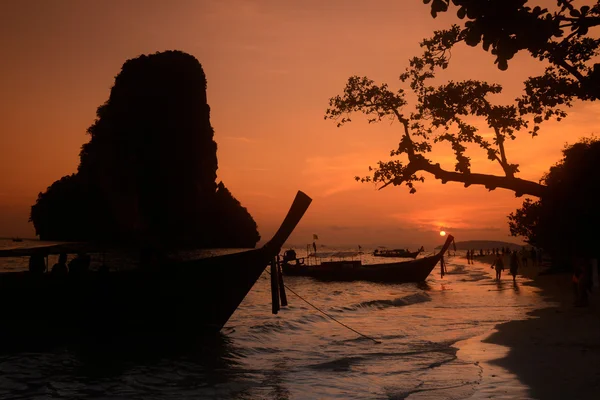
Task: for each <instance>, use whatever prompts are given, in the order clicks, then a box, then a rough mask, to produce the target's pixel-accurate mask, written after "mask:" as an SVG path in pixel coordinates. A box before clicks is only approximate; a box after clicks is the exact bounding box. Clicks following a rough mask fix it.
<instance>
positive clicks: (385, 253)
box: [373, 246, 425, 258]
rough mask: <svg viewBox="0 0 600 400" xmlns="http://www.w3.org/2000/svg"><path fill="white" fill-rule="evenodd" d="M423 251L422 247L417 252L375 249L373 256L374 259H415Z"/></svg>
mask: <svg viewBox="0 0 600 400" xmlns="http://www.w3.org/2000/svg"><path fill="white" fill-rule="evenodd" d="M424 250H425V249H424V248H423V246H421V248H420V249H419V250H417V251H408V250H405V249H375V251H374V252H373V255H374V256H375V257H397V258H417V256H418V255H419V254H420V253H421V252H422V251H424Z"/></svg>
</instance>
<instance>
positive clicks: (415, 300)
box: [349, 293, 431, 310]
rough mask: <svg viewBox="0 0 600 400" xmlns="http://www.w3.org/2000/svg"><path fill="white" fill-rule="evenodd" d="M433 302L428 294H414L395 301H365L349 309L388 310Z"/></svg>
mask: <svg viewBox="0 0 600 400" xmlns="http://www.w3.org/2000/svg"><path fill="white" fill-rule="evenodd" d="M428 301H431V297H430V296H429V295H428V294H427V293H413V294H409V295H408V296H404V297H398V298H396V299H393V300H370V301H363V302H362V303H359V304H357V305H355V306H353V307H349V308H350V309H353V310H357V309H360V308H368V307H374V308H387V307H404V306H410V305H413V304H419V303H425V302H428Z"/></svg>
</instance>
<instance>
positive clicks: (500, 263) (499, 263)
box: [491, 252, 504, 281]
mask: <svg viewBox="0 0 600 400" xmlns="http://www.w3.org/2000/svg"><path fill="white" fill-rule="evenodd" d="M494 267H495V268H496V280H497V281H500V278H502V271H504V261H503V260H502V254H500V252H498V253H496V259H495V260H494V262H493V263H492V267H491V268H494Z"/></svg>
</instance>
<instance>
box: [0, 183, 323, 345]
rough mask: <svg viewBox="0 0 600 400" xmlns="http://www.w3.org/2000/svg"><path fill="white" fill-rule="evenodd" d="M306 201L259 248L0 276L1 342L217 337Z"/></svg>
mask: <svg viewBox="0 0 600 400" xmlns="http://www.w3.org/2000/svg"><path fill="white" fill-rule="evenodd" d="M311 201H312V200H311V198H310V197H308V196H307V195H306V194H304V193H302V192H300V191H299V192H298V193H297V195H296V198H295V200H294V203H293V204H292V206H291V208H290V210H289V212H288V214H287V216H286V218H285V219H284V221H283V223H282V225H281V226H280V228H279V230H278V231H277V233H276V234H275V235H274V236H273V238H272V239H271V240H270V241H269V242H268V243H266V244H265V245H264V246H262V247H261V248H258V249H252V250H248V251H242V252H238V253H234V254H228V255H223V256H215V257H208V258H199V259H192V260H187V261H165V262H163V263H162V264H160V265H158V266H155V267H153V268H142V267H140V268H133V269H130V270H121V271H112V270H110V271H106V270H104V271H103V270H99V271H89V272H88V273H86V274H84V275H78V276H71V275H66V276H53V274H51V273H37V274H34V273H32V272H29V271H24V272H9V273H0V304H2V317H1V318H0V341H5V342H4V343H7V341H10V340H15V339H18V340H19V341H21V342H23V341H29V342H36V341H39V340H41V339H43V340H44V341H48V340H52V341H53V342H54V341H61V340H65V339H68V338H71V337H73V336H74V335H77V336H79V335H81V334H84V335H87V334H90V333H92V334H95V335H101V336H111V335H113V334H125V335H129V336H131V335H140V336H139V337H140V338H141V337H147V336H148V335H155V334H156V335H160V336H162V335H163V334H164V335H170V334H172V333H181V334H185V335H194V334H197V333H198V332H201V333H204V332H216V331H219V330H220V329H221V328H222V327H223V326H224V325H225V323H226V322H227V320H228V319H229V318H230V317H231V315H232V314H233V313H234V311H235V310H236V309H237V307H238V306H239V305H240V303H241V302H242V300H243V299H244V297H245V296H246V295H247V294H248V292H249V291H250V289H251V288H252V286H253V285H254V283H255V282H256V281H257V280H258V278H259V277H260V275H261V274H262V272H263V271H264V269H265V267H266V266H267V265H268V264H269V263H270V262H271V261H272V260H273V259H274V258H275V257H276V256H277V254H278V253H279V252H280V250H281V247H282V246H283V244H284V242H285V241H286V240H287V238H288V237H289V235H290V234H291V233H292V231H293V230H294V228H295V227H296V225H297V224H298V222H299V221H300V219H301V218H302V216H303V215H304V213H305V211H306V210H307V209H308V206H309V205H310V203H311ZM84 250H87V251H89V245H86V244H81V243H73V244H59V245H54V246H38V247H34V248H28V249H25V248H22V249H5V250H0V257H23V256H29V257H31V256H47V255H49V254H60V253H76V252H81V251H84Z"/></svg>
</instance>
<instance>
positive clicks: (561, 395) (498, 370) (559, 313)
mask: <svg viewBox="0 0 600 400" xmlns="http://www.w3.org/2000/svg"><path fill="white" fill-rule="evenodd" d="M492 260H493V256H485V257H482V258H479V259H476V261H477V262H480V263H484V264H491V262H492ZM506 261H508V257H505V265H507V263H506ZM542 270H543V269H542V267H535V266H531V265H530V266H528V267H524V268H520V270H519V274H518V276H521V277H525V278H527V279H529V280H528V281H527V282H524V283H520V284H521V285H529V286H534V287H536V288H537V289H539V295H540V296H542V298H543V300H544V301H545V302H547V303H548V304H549V307H544V308H541V309H536V310H533V311H530V312H527V318H526V319H524V320H514V321H509V322H503V323H500V324H498V325H496V326H495V327H494V329H493V331H492V332H491V333H486V334H484V335H481V336H477V337H474V338H470V339H467V340H465V341H463V342H460V343H459V344H458V347H459V350H458V352H457V357H459V358H461V359H463V360H465V361H468V362H471V363H473V364H475V365H478V366H479V367H480V368H481V375H480V376H481V380H480V382H479V384H478V385H477V386H475V388H474V389H475V393H474V394H473V396H471V397H470V398H471V399H483V398H485V399H490V398H492V399H494V398H496V399H501V398H504V399H509V398H511V399H512V398H519V399H525V398H531V399H544V400H545V399H591V398H595V397H596V396H597V395H598V391H599V390H600V294H599V292H600V289H599V288H594V290H593V292H592V294H591V296H590V298H589V299H590V304H589V306H588V307H574V306H573V293H572V291H571V275H570V274H565V273H560V274H559V273H557V274H548V275H539V273H540V272H541V271H542ZM507 272H508V268H506V270H505V274H503V275H504V277H503V280H504V279H510V275H509V274H508V277H507V276H506V275H507V274H506V273H507Z"/></svg>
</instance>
